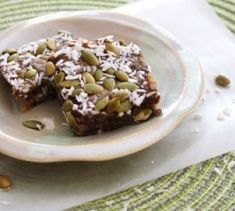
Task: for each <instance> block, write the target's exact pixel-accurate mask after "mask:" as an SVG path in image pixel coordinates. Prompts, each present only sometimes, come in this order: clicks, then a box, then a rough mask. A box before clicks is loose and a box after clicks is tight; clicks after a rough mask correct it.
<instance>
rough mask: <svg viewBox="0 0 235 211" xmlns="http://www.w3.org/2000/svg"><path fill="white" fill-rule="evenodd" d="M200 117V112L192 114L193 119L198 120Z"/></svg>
mask: <svg viewBox="0 0 235 211" xmlns="http://www.w3.org/2000/svg"><path fill="white" fill-rule="evenodd" d="M202 118H203V115H202V114H200V113H196V114H194V116H193V119H194V120H195V121H199V120H201V119H202Z"/></svg>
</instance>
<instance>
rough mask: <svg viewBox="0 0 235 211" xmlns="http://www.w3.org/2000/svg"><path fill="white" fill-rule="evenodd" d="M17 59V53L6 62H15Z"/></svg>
mask: <svg viewBox="0 0 235 211" xmlns="http://www.w3.org/2000/svg"><path fill="white" fill-rule="evenodd" d="M18 58H19V55H18V54H17V53H15V54H12V55H10V56H9V57H8V58H7V62H13V61H15V60H17V59H18Z"/></svg>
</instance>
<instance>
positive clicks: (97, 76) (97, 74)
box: [95, 69, 103, 81]
mask: <svg viewBox="0 0 235 211" xmlns="http://www.w3.org/2000/svg"><path fill="white" fill-rule="evenodd" d="M102 77H103V71H102V70H101V69H98V70H96V71H95V80H96V81H99V80H100V79H101V78H102Z"/></svg>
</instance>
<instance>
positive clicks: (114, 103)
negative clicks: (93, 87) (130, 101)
mask: <svg viewBox="0 0 235 211" xmlns="http://www.w3.org/2000/svg"><path fill="white" fill-rule="evenodd" d="M119 107H120V101H119V100H118V99H117V98H113V99H111V100H109V102H108V105H107V111H108V113H112V112H114V111H117V109H118V108H119Z"/></svg>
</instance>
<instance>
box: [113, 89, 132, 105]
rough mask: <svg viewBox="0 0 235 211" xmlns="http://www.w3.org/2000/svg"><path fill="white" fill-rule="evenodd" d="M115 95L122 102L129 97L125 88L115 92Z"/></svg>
mask: <svg viewBox="0 0 235 211" xmlns="http://www.w3.org/2000/svg"><path fill="white" fill-rule="evenodd" d="M114 97H116V98H118V99H119V100H120V101H121V102H122V101H124V100H126V99H128V98H129V95H128V93H127V92H126V91H124V90H119V91H118V92H117V93H115V94H114Z"/></svg>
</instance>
